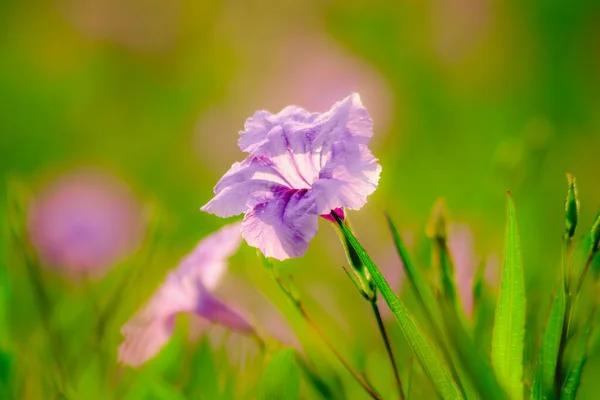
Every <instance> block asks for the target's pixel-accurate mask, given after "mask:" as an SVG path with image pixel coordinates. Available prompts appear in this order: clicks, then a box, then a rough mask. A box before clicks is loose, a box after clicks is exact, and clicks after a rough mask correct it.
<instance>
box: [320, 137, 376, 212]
mask: <svg viewBox="0 0 600 400" xmlns="http://www.w3.org/2000/svg"><path fill="white" fill-rule="evenodd" d="M380 173H381V166H380V165H379V164H378V163H377V159H376V158H375V157H373V154H371V151H369V149H368V148H367V146H364V145H354V144H351V143H350V144H348V143H336V144H335V145H334V146H333V148H332V157H331V160H330V161H329V162H328V163H327V164H326V165H325V166H324V167H323V169H322V170H321V172H320V174H319V180H317V181H316V182H315V183H314V184H313V186H312V190H313V196H314V198H315V202H316V207H317V208H316V209H317V212H318V213H319V214H327V213H329V212H331V210H333V209H335V208H338V207H346V208H349V209H352V210H359V209H360V208H362V207H363V206H364V205H365V204H366V202H367V196H369V195H370V194H371V193H373V192H374V191H375V189H377V184H378V182H379V175H380Z"/></svg>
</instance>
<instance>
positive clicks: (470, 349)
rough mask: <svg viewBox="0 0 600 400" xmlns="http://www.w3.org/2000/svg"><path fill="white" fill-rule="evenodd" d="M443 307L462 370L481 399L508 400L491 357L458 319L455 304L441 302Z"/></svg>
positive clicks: (445, 301) (446, 301) (447, 301)
mask: <svg viewBox="0 0 600 400" xmlns="http://www.w3.org/2000/svg"><path fill="white" fill-rule="evenodd" d="M441 306H442V311H443V313H444V316H445V317H446V318H444V320H445V321H446V325H447V327H448V329H447V331H448V333H449V337H450V340H451V343H452V347H453V348H454V349H455V350H456V353H457V355H458V358H459V359H460V361H461V363H462V370H464V371H466V372H467V373H468V374H469V376H470V378H471V379H470V382H472V383H473V385H474V387H475V389H476V390H477V392H478V393H479V395H480V396H481V398H482V399H489V400H505V399H507V398H508V397H507V396H506V393H505V391H504V390H503V389H502V387H501V386H500V383H499V382H498V380H497V379H496V376H495V375H494V371H493V369H492V367H491V364H490V360H489V357H485V355H484V353H483V352H481V351H480V349H479V348H478V347H477V345H476V344H475V342H474V341H473V339H472V338H471V336H470V335H469V333H468V332H467V331H466V330H465V328H464V326H463V324H462V322H461V321H460V319H458V318H457V317H456V314H455V310H454V304H452V302H451V301H449V300H448V299H446V300H442V301H441Z"/></svg>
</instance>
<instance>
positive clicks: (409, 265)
mask: <svg viewBox="0 0 600 400" xmlns="http://www.w3.org/2000/svg"><path fill="white" fill-rule="evenodd" d="M385 217H386V219H387V223H388V226H389V228H390V232H391V233H392V238H393V239H394V244H395V246H396V250H397V251H398V255H399V256H400V259H401V260H402V265H403V267H404V271H405V272H406V275H407V276H408V278H409V280H410V282H411V284H412V285H413V286H414V288H415V293H416V295H417V299H418V301H419V304H420V305H421V307H422V309H423V311H424V312H425V315H426V316H427V321H428V322H429V325H430V326H431V328H432V331H433V334H434V338H435V339H436V340H437V342H438V345H439V346H440V348H441V351H442V354H443V355H444V357H445V359H446V361H447V362H448V365H449V367H450V372H451V374H452V377H453V379H454V380H455V382H456V383H457V384H458V387H459V390H460V391H461V393H462V394H463V395H464V396H465V397H468V396H467V394H468V382H466V377H465V374H464V373H463V371H459V368H458V366H457V365H455V364H454V359H453V357H452V354H451V353H452V349H451V346H450V342H449V339H448V337H447V335H446V329H445V328H446V325H445V324H444V320H443V318H442V310H441V309H440V307H439V303H438V300H437V299H436V297H435V296H434V294H433V291H432V289H431V287H430V286H429V284H428V282H427V280H426V279H425V277H424V276H423V274H422V273H421V270H420V269H419V267H418V266H417V265H416V264H415V263H414V262H413V260H412V258H411V257H410V255H409V253H408V249H407V248H406V245H405V244H404V242H403V240H402V237H401V236H400V234H399V233H398V230H397V229H396V226H395V225H394V223H393V222H392V219H391V218H390V216H389V215H387V214H386V215H385ZM465 387H466V389H467V390H465Z"/></svg>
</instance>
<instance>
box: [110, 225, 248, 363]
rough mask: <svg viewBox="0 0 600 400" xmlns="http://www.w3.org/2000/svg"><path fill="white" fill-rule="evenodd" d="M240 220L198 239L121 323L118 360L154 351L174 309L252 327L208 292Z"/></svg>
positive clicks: (234, 242) (142, 358)
mask: <svg viewBox="0 0 600 400" xmlns="http://www.w3.org/2000/svg"><path fill="white" fill-rule="evenodd" d="M240 242H241V235H240V224H239V223H235V224H231V225H228V226H226V227H224V228H222V229H221V230H219V231H218V232H216V233H214V234H212V235H210V236H208V237H206V238H205V239H204V240H202V241H200V243H198V245H197V246H196V247H195V248H194V250H192V252H191V253H190V254H189V255H188V256H187V257H185V258H184V259H183V260H182V261H181V263H180V264H179V266H178V267H177V268H176V269H175V270H173V271H171V272H170V273H169V275H168V276H167V279H166V281H165V282H164V283H163V284H162V285H161V286H160V287H159V288H158V290H157V291H156V292H155V293H154V295H153V296H152V298H150V300H149V301H148V303H147V304H146V306H144V307H143V308H142V309H141V310H140V311H139V312H138V313H137V314H136V315H135V316H134V317H133V318H132V319H131V320H130V321H129V322H128V323H127V324H125V326H123V328H122V330H121V333H122V334H123V335H124V336H125V340H124V342H123V343H122V344H121V345H120V346H119V350H118V351H119V361H120V362H122V363H124V364H127V365H131V366H133V367H138V366H140V365H141V364H143V363H144V362H146V361H147V360H148V359H150V358H152V357H154V356H155V355H156V354H157V353H158V352H159V351H160V349H161V348H162V347H163V346H164V345H165V344H166V343H167V342H168V341H169V339H170V338H171V335H172V334H173V328H174V322H175V317H176V316H177V314H179V313H191V314H195V315H198V316H200V317H202V318H204V319H206V320H208V321H210V322H213V323H217V324H221V325H223V326H226V327H228V328H230V329H232V330H235V331H237V332H240V333H244V334H250V333H252V332H254V329H253V328H252V326H251V325H250V323H249V322H248V321H247V320H246V319H245V318H244V317H243V316H242V315H241V314H240V313H238V312H237V311H236V310H234V309H233V308H231V307H230V306H228V305H227V304H225V303H223V302H222V301H220V300H219V299H217V298H216V297H214V296H213V295H212V293H211V292H212V291H213V290H214V289H215V287H216V286H217V284H218V283H219V281H220V279H221V277H222V276H223V273H224V272H225V270H226V268H227V265H226V259H227V258H228V257H229V256H231V255H232V254H233V253H235V252H236V251H237V249H238V247H239V245H240Z"/></svg>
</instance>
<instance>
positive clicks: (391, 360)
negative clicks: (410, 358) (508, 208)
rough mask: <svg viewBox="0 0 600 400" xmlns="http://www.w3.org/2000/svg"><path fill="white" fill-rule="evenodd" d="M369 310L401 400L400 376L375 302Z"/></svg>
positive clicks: (402, 396) (402, 394) (402, 391)
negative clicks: (385, 352)
mask: <svg viewBox="0 0 600 400" xmlns="http://www.w3.org/2000/svg"><path fill="white" fill-rule="evenodd" d="M371 308H372V310H373V314H374V315H375V319H376V320H377V327H378V328H379V332H380V333H381V338H382V339H383V342H384V343H385V349H386V351H387V354H388V357H389V359H390V363H391V365H392V370H393V371H394V377H395V379H396V386H397V387H398V392H399V393H400V398H401V399H402V400H404V399H405V397H404V390H403V388H402V381H401V380H400V374H399V373H398V365H396V360H395V358H394V353H393V352H392V346H391V343H390V339H389V336H388V334H387V330H386V329H385V325H384V324H383V319H382V318H381V313H380V312H379V307H378V306H377V301H372V302H371Z"/></svg>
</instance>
